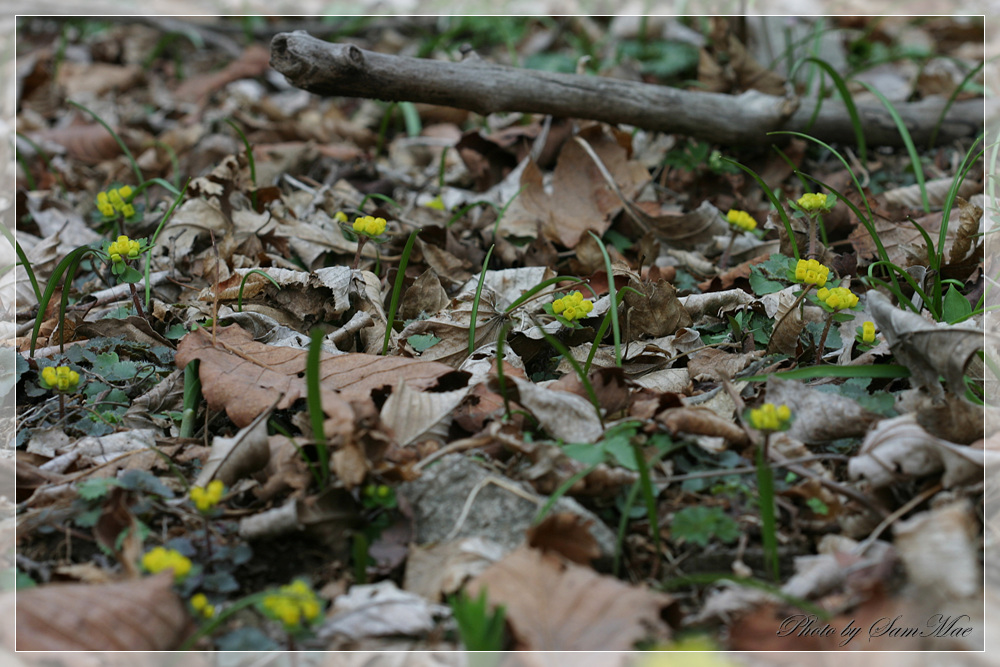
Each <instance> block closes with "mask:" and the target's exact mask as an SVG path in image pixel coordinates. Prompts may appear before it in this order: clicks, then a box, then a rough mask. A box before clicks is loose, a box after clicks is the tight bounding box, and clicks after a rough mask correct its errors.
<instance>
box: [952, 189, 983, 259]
mask: <svg viewBox="0 0 1000 667" xmlns="http://www.w3.org/2000/svg"><path fill="white" fill-rule="evenodd" d="M955 203H956V204H958V222H959V225H958V231H957V232H956V233H955V242H954V243H953V244H952V246H951V250H949V251H948V264H959V263H961V262H962V261H964V260H965V258H966V257H967V256H968V255H969V251H970V250H973V249H974V248H975V250H978V251H981V250H982V247H981V242H980V241H979V240H978V239H976V238H975V237H976V234H977V233H978V232H979V222H980V220H982V217H983V209H981V208H979V207H978V206H976V205H975V204H970V203H969V202H967V201H965V200H964V199H962V198H961V197H956V198H955Z"/></svg>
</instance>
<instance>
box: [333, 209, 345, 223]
mask: <svg viewBox="0 0 1000 667" xmlns="http://www.w3.org/2000/svg"><path fill="white" fill-rule="evenodd" d="M333 219H334V220H335V221H337V222H347V214H346V213H344V212H343V211H337V212H336V213H335V214H334V215H333Z"/></svg>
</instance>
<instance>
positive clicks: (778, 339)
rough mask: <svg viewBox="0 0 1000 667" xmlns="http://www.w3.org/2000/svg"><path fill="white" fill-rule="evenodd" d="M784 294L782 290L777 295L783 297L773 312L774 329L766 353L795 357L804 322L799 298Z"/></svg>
mask: <svg viewBox="0 0 1000 667" xmlns="http://www.w3.org/2000/svg"><path fill="white" fill-rule="evenodd" d="M785 295H786V293H785V291H784V290H782V291H781V292H779V296H784V297H785V298H781V299H779V301H778V310H777V311H775V313H774V322H775V325H774V331H773V332H772V333H771V340H769V341H768V343H767V353H768V354H787V355H788V356H790V357H792V358H795V357H797V356H798V351H799V335H800V334H801V333H802V329H803V328H804V327H805V322H803V321H802V311H801V310H800V309H799V300H798V299H797V298H796V297H794V296H793V295H792V294H790V293H789V294H787V296H785Z"/></svg>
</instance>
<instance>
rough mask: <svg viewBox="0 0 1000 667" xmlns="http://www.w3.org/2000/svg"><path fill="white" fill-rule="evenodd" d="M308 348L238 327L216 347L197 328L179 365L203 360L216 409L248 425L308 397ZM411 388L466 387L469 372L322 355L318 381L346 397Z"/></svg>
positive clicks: (181, 349)
mask: <svg viewBox="0 0 1000 667" xmlns="http://www.w3.org/2000/svg"><path fill="white" fill-rule="evenodd" d="M306 355H307V351H306V350H297V349H292V348H288V347H275V346H271V345H263V344H261V343H257V342H256V341H254V340H253V339H252V337H251V335H250V334H249V332H247V331H245V330H244V329H241V328H239V327H223V328H220V329H219V330H218V332H217V335H216V345H214V346H213V344H212V334H211V332H209V331H207V330H205V329H198V330H196V331H193V332H192V333H190V334H188V335H187V336H185V337H184V338H183V340H181V343H180V345H178V349H177V357H176V363H177V366H178V367H179V368H183V367H184V366H186V365H187V364H188V362H190V361H191V360H192V359H200V360H201V364H200V365H199V369H198V370H199V375H200V377H201V382H202V392H203V393H204V396H205V399H206V401H207V402H208V406H209V407H210V408H211V409H213V410H222V409H225V410H226V413H227V414H228V415H229V418H230V419H232V421H233V423H234V424H236V425H237V426H240V427H242V426H246V425H247V424H249V423H250V422H252V421H253V420H254V419H255V418H256V417H257V416H258V415H260V413H261V412H263V411H264V410H266V409H268V407H270V406H271V405H273V404H274V401H275V399H276V398H278V396H279V395H281V398H280V400H279V401H278V403H277V405H276V407H277V408H278V409H279V410H284V409H287V408H288V407H291V405H292V404H293V403H294V402H295V401H297V400H299V399H300V398H305V396H306V383H305V366H306ZM401 378H402V379H405V380H406V381H407V383H408V384H409V385H410V387H413V388H420V389H429V388H432V387H442V383H443V384H444V386H447V387H449V388H458V387H461V386H464V385H465V374H463V373H458V372H457V371H455V370H453V369H452V368H449V367H448V366H445V365H443V364H438V363H434V362H430V361H422V360H419V359H405V358H402V357H381V356H375V355H369V354H361V353H355V354H344V355H340V356H336V357H334V356H330V355H326V354H323V355H321V360H320V385H321V387H322V388H323V389H324V390H329V391H338V392H340V394H341V397H342V398H344V399H345V400H358V401H367V400H370V399H371V391H372V390H373V389H378V388H381V387H390V388H391V387H394V386H395V385H396V383H397V382H398V381H399V380H400V379H401Z"/></svg>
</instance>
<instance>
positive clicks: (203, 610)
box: [191, 593, 215, 618]
mask: <svg viewBox="0 0 1000 667" xmlns="http://www.w3.org/2000/svg"><path fill="white" fill-rule="evenodd" d="M191 608H192V609H194V610H195V613H197V614H198V615H199V616H204V617H205V618H212V617H213V616H215V605H212V604H209V603H208V598H207V597H205V594H204V593H195V594H194V595H193V596H191Z"/></svg>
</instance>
